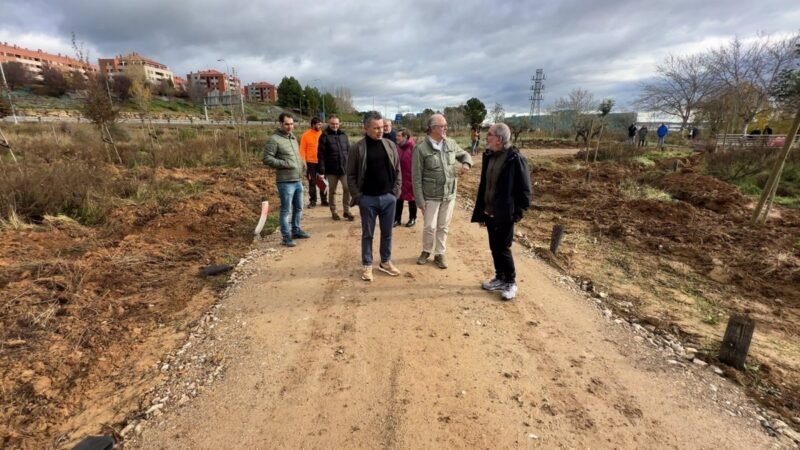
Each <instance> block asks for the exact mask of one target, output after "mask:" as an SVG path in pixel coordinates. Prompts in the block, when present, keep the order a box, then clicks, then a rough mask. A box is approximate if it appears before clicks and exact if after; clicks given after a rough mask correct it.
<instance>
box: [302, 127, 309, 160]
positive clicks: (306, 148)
mask: <svg viewBox="0 0 800 450" xmlns="http://www.w3.org/2000/svg"><path fill="white" fill-rule="evenodd" d="M309 141H310V139H309V134H308V132H305V133H303V135H302V136H300V159H302V160H303V162H307V161H308V151H309V148H310V147H311V145H310V144H311V142H309Z"/></svg>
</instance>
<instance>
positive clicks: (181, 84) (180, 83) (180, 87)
mask: <svg viewBox="0 0 800 450" xmlns="http://www.w3.org/2000/svg"><path fill="white" fill-rule="evenodd" d="M172 85H173V86H174V87H175V90H176V91H180V92H186V79H185V78H181V77H179V76H173V77H172Z"/></svg>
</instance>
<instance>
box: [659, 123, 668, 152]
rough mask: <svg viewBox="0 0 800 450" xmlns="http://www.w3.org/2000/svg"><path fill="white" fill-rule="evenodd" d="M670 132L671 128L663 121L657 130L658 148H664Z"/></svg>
mask: <svg viewBox="0 0 800 450" xmlns="http://www.w3.org/2000/svg"><path fill="white" fill-rule="evenodd" d="M668 132H669V128H667V126H666V125H664V124H663V123H662V124H661V126H660V127H658V130H656V134H657V135H658V148H660V149H661V150H664V139H666V138H667V133H668Z"/></svg>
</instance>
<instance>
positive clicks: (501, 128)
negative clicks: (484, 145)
mask: <svg viewBox="0 0 800 450" xmlns="http://www.w3.org/2000/svg"><path fill="white" fill-rule="evenodd" d="M494 134H495V136H497V137H499V138H500V140H501V141H503V147H508V143H509V142H511V128H508V125H506V124H504V123H496V124H494Z"/></svg>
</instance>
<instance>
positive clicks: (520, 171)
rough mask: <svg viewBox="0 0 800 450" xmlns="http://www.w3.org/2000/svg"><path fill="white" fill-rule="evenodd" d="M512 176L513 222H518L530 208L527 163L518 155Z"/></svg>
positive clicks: (529, 179) (529, 183) (529, 184)
mask: <svg viewBox="0 0 800 450" xmlns="http://www.w3.org/2000/svg"><path fill="white" fill-rule="evenodd" d="M516 170H517V173H515V174H514V175H515V176H514V180H515V181H514V182H515V186H514V222H519V221H520V220H522V217H523V216H524V215H525V211H527V210H528V208H530V206H531V175H530V172H528V161H527V160H526V159H525V158H524V157H523V156H522V155H520V157H519V164H516Z"/></svg>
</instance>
